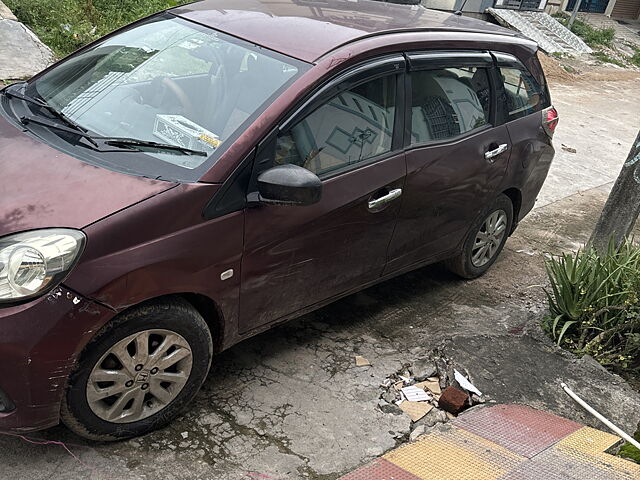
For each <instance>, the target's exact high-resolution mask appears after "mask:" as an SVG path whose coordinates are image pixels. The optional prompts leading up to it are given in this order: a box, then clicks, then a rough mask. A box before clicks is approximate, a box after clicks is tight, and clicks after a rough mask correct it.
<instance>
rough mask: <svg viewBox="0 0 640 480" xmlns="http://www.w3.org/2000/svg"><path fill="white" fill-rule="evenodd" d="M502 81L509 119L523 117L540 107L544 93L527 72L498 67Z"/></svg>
mask: <svg viewBox="0 0 640 480" xmlns="http://www.w3.org/2000/svg"><path fill="white" fill-rule="evenodd" d="M500 75H502V80H503V81H504V90H505V95H506V98H505V103H506V108H507V113H508V115H509V120H514V119H516V118H520V117H524V116H526V115H529V114H530V113H533V112H537V111H539V110H541V109H542V107H543V102H544V95H543V93H542V90H541V88H540V87H539V86H538V84H537V83H536V81H535V80H534V79H533V77H532V76H531V75H529V73H527V72H525V71H523V70H520V69H519V68H506V67H502V68H500Z"/></svg>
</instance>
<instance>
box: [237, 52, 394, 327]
mask: <svg viewBox="0 0 640 480" xmlns="http://www.w3.org/2000/svg"><path fill="white" fill-rule="evenodd" d="M404 68H405V60H404V58H403V57H395V58H386V59H382V60H378V61H375V62H373V63H371V64H369V65H365V66H363V67H359V68H357V69H355V70H354V71H351V72H348V73H347V74H345V75H344V76H343V77H341V78H339V79H336V80H335V81H334V82H332V83H331V84H329V85H327V86H326V87H325V88H324V89H323V91H321V92H320V93H319V94H317V95H316V96H315V97H314V98H313V99H311V100H310V101H309V102H308V104H307V105H306V106H304V107H303V108H302V109H301V111H300V112H298V113H296V114H294V116H293V118H292V119H291V120H289V121H287V122H286V123H285V124H284V125H283V126H282V127H281V128H280V129H279V131H278V132H276V133H274V134H273V135H272V137H271V138H270V139H268V140H267V141H266V142H265V143H264V145H262V147H261V148H260V149H259V152H258V156H257V158H256V162H255V167H254V173H253V177H254V178H255V177H257V175H258V174H259V173H261V172H262V171H264V170H266V169H267V168H270V167H271V166H273V165H283V164H288V163H293V164H297V165H299V166H302V167H304V168H306V169H308V170H310V171H312V172H314V173H316V174H317V175H318V176H319V178H320V179H321V180H322V199H321V200H320V202H319V203H316V204H314V205H311V206H306V207H299V206H281V205H266V204H257V205H255V206H254V208H248V209H247V211H246V217H245V241H244V245H245V248H244V255H243V259H242V286H241V294H240V330H241V331H242V332H246V331H249V330H252V329H255V328H259V327H260V326H262V325H264V324H267V323H270V322H273V321H276V320H279V319H282V318H284V317H287V316H291V315H292V314H295V313H296V312H298V311H300V310H302V309H305V308H307V307H312V306H313V305H314V304H317V303H318V302H322V301H324V300H326V299H329V298H331V297H333V296H336V295H338V294H340V293H343V292H347V291H350V290H354V289H357V288H359V287H360V286H362V285H365V284H367V283H369V282H372V281H374V280H376V279H377V278H379V277H380V275H381V274H382V271H383V269H384V266H385V263H386V258H387V257H386V253H387V247H388V246H389V242H390V241H391V236H392V234H393V229H394V227H395V223H396V219H397V214H398V211H399V208H400V200H401V197H402V189H403V187H404V180H405V173H406V165H405V158H404V153H403V152H402V141H403V138H402V132H403V128H402V123H403V121H404V111H403V109H402V105H403V104H404V100H403V95H404V81H403V80H404V79H403V77H404Z"/></svg>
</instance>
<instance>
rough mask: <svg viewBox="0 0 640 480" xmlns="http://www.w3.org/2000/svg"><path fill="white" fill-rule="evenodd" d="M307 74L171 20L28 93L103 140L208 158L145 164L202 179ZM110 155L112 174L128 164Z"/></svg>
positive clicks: (108, 43)
mask: <svg viewBox="0 0 640 480" xmlns="http://www.w3.org/2000/svg"><path fill="white" fill-rule="evenodd" d="M305 65H306V64H302V63H301V62H298V61H297V60H294V59H291V58H289V57H286V56H283V55H280V54H277V53H275V52H270V51H267V50H265V49H264V48H261V47H258V46H256V45H253V44H251V43H248V42H245V41H242V40H239V39H237V38H234V37H231V36H229V35H226V34H224V33H221V32H218V31H216V30H213V29H210V28H206V27H202V26H200V25H197V24H194V23H191V22H188V21H186V20H183V19H180V18H177V17H173V16H171V15H168V14H166V15H164V16H161V17H155V18H153V19H151V20H149V21H147V22H145V23H142V24H138V25H136V26H135V27H133V28H130V29H128V30H125V31H122V32H120V33H117V34H116V35H113V36H111V37H110V38H107V39H105V40H104V41H102V42H99V43H98V44H96V45H94V46H92V47H91V48H89V49H87V50H85V51H83V52H82V53H80V54H78V55H75V56H72V57H70V59H69V60H67V61H65V62H62V63H61V64H59V65H58V66H56V67H55V68H53V69H52V70H50V71H48V72H46V73H45V74H43V75H41V76H40V77H38V78H37V79H36V80H35V81H33V82H31V83H30V84H29V86H28V87H27V90H26V92H27V93H28V94H29V95H31V96H35V97H38V98H40V99H42V100H44V101H45V102H47V103H48V104H49V106H51V107H52V108H54V109H56V110H57V111H59V112H61V113H63V114H64V115H65V116H66V117H67V118H68V119H71V120H72V121H74V122H75V123H77V124H78V125H80V126H81V127H84V128H86V129H88V130H89V131H91V132H94V133H95V134H97V135H100V136H107V137H126V138H130V139H131V138H133V139H136V140H142V141H153V142H158V143H164V144H171V145H176V146H180V147H184V148H188V149H191V150H197V151H200V152H206V154H207V155H189V154H187V153H184V152H182V154H181V153H180V152H176V151H172V152H163V151H160V150H157V151H152V152H147V153H146V155H145V156H146V157H147V158H149V157H152V158H150V161H149V163H148V165H147V167H143V169H144V168H147V169H148V170H153V169H154V168H155V169H156V170H157V169H162V163H168V164H171V167H172V169H175V167H179V169H188V170H193V171H197V173H198V175H197V178H195V179H194V180H197V179H198V178H199V176H200V174H202V173H204V171H206V169H207V168H209V167H210V166H211V165H212V164H213V163H214V162H215V160H216V159H217V158H218V157H219V156H220V154H221V152H222V151H223V150H225V149H226V148H227V147H228V146H229V145H230V144H231V143H233V141H234V140H235V139H236V138H237V136H238V135H239V134H240V133H241V132H242V131H243V130H244V129H245V128H246V126H248V124H249V123H250V122H251V121H253V120H254V119H255V118H256V117H257V116H258V115H259V114H260V113H261V112H262V111H263V110H264V108H266V106H267V105H269V103H270V100H272V98H273V97H274V96H276V95H277V94H279V93H280V91H281V90H282V89H283V88H285V87H286V85H287V84H288V83H290V82H291V81H292V79H293V78H294V77H295V76H297V74H298V73H299V72H300V71H301V69H302V68H305ZM34 89H35V91H34ZM105 155H106V154H105ZM110 155H112V156H110V157H109V159H108V162H105V164H106V166H107V167H109V166H112V165H114V163H115V164H117V163H118V162H122V163H126V162H127V161H128V158H130V157H128V156H127V155H122V154H115V157H119V158H120V160H118V158H115V157H113V155H114V154H110ZM158 161H159V162H160V164H159V163H158ZM137 163H140V162H137ZM167 166H168V165H167ZM137 168H138V169H140V166H138V167H137ZM139 173H140V174H142V175H146V176H151V177H161V176H162V175H161V174H158V172H157V171H144V172H139ZM188 176H189V175H187V177H188ZM178 177H181V178H184V177H185V175H178Z"/></svg>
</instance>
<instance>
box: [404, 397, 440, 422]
mask: <svg viewBox="0 0 640 480" xmlns="http://www.w3.org/2000/svg"><path fill="white" fill-rule="evenodd" d="M399 407H400V409H401V410H402V411H403V412H404V413H406V414H407V415H409V418H411V421H413V422H417V421H418V420H420V419H421V418H422V417H424V416H425V415H426V414H427V413H429V412H430V411H431V410H432V409H433V405H431V404H430V403H427V402H402V403H401V404H400V405H399Z"/></svg>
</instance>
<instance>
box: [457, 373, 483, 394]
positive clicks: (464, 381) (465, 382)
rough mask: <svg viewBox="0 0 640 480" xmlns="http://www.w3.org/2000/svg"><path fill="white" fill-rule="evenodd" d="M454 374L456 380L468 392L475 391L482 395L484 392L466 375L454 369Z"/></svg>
mask: <svg viewBox="0 0 640 480" xmlns="http://www.w3.org/2000/svg"><path fill="white" fill-rule="evenodd" d="M453 375H454V378H455V379H456V382H458V383H459V384H460V386H461V387H462V388H464V389H465V390H467V391H468V392H471V393H475V394H476V395H479V396H482V392H481V391H480V390H478V389H477V388H476V387H475V386H474V385H473V383H471V382H470V381H469V379H468V378H467V377H465V376H464V375H462V374H461V373H460V372H459V371H458V370H455V369H454V370H453Z"/></svg>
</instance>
